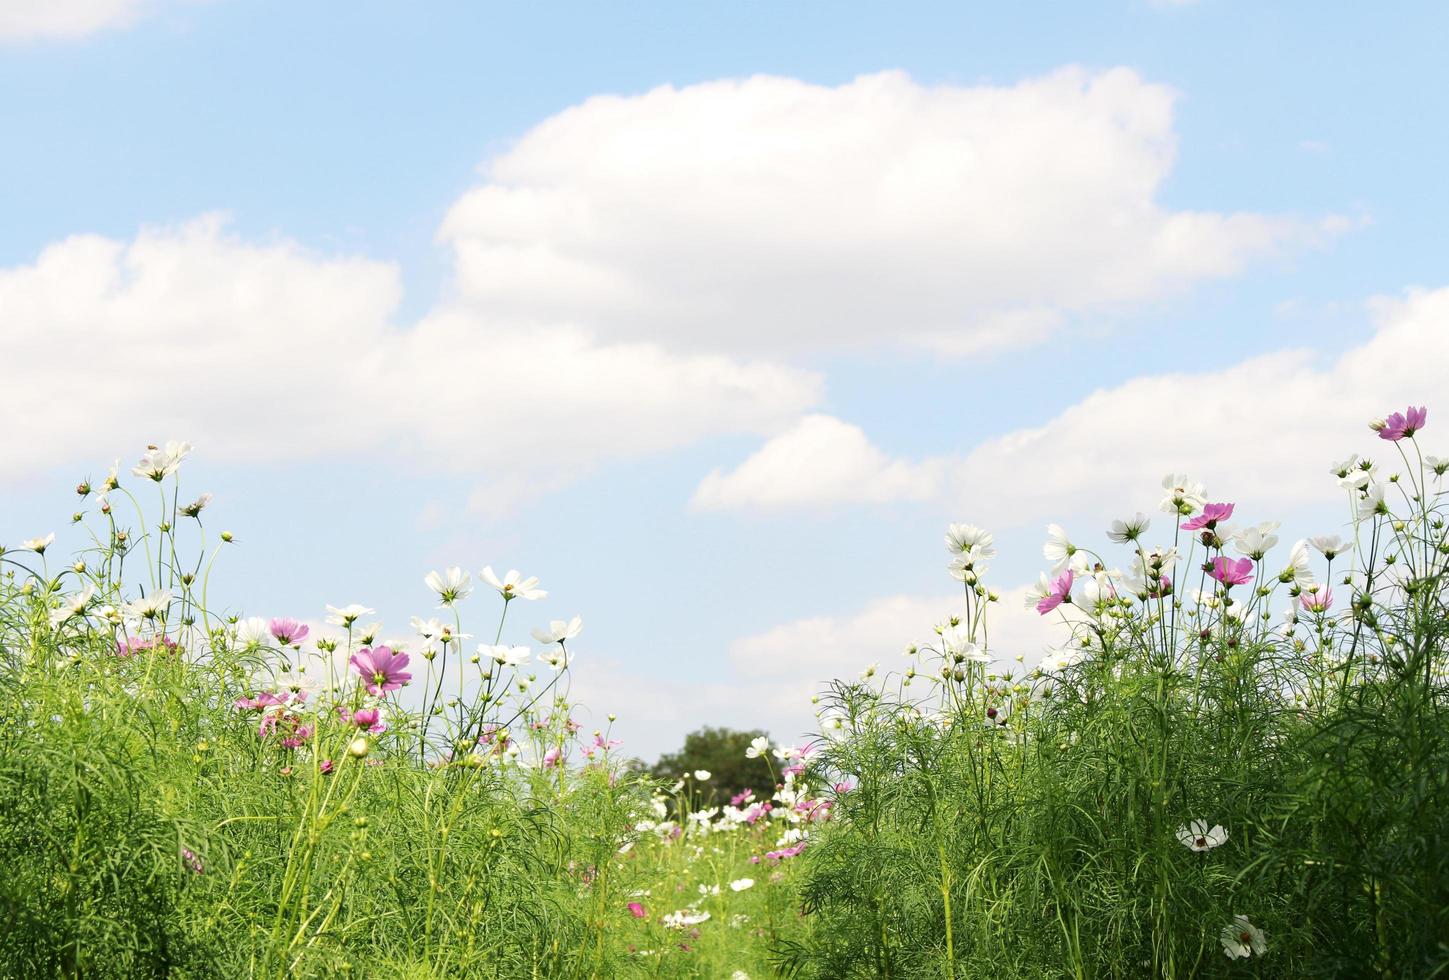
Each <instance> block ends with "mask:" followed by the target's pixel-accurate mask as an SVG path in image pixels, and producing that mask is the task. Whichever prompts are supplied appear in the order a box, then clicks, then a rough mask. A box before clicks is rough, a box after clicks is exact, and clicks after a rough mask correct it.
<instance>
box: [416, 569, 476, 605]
mask: <svg viewBox="0 0 1449 980" xmlns="http://www.w3.org/2000/svg"><path fill="white" fill-rule="evenodd" d="M472 583H473V580H472V578H470V577H469V575H468V573H467V572H465V571H463V570H462V569H461V568H450V569H448V570H447V571H446V572H441V573H440V572H429V573H428V576H427V578H425V579H423V584H424V585H426V586H427V587H428V588H430V589H432V590H433V591H434V592H436V593H437V594H438V598H439V599H441V600H442V601H443V606H444V607H446V606H451V605H452V604H453V603H455V602H459V601H461V600H463V599H466V598H468V596H470V595H472V594H473V584H472ZM440 608H441V607H440Z"/></svg>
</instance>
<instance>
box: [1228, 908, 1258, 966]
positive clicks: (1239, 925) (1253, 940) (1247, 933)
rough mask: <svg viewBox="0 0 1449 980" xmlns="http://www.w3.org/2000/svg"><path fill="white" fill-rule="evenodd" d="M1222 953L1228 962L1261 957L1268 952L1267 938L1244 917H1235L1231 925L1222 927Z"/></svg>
mask: <svg viewBox="0 0 1449 980" xmlns="http://www.w3.org/2000/svg"><path fill="white" fill-rule="evenodd" d="M1221 939H1222V944H1223V952H1224V953H1226V954H1228V959H1230V960H1240V959H1246V958H1247V957H1249V956H1253V955H1257V956H1262V955H1263V954H1264V953H1266V952H1268V937H1267V936H1266V935H1264V934H1263V930H1262V929H1259V928H1258V927H1257V926H1255V925H1253V924H1252V923H1251V922H1249V921H1248V917H1247V916H1246V915H1235V916H1233V921H1232V924H1231V925H1226V926H1223V931H1222V935H1221Z"/></svg>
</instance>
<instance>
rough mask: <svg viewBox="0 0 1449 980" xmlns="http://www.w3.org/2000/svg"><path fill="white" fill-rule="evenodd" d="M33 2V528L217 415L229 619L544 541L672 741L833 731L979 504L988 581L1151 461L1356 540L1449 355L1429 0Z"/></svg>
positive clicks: (4, 96) (45, 527)
mask: <svg viewBox="0 0 1449 980" xmlns="http://www.w3.org/2000/svg"><path fill="white" fill-rule="evenodd" d="M48 6H49V8H51V10H52V13H51V14H47V15H45V16H39V15H36V14H35V12H34V10H27V9H26V8H29V7H31V5H29V4H22V3H18V2H5V0H0V133H4V147H5V150H6V152H4V153H3V154H0V383H3V385H4V387H5V389H6V390H7V391H8V392H10V393H11V398H10V399H8V400H7V401H8V405H9V408H8V411H9V413H10V414H11V416H12V418H13V419H14V420H15V421H14V422H13V423H12V424H11V425H9V426H6V428H7V429H8V430H9V433H8V434H7V435H6V436H4V437H3V438H0V452H3V453H5V454H6V456H7V459H8V462H9V464H10V465H8V466H7V467H5V470H4V475H3V476H0V541H4V542H6V543H9V544H12V545H13V544H14V543H15V542H16V541H18V540H19V539H21V538H25V537H29V536H31V535H33V534H36V533H45V532H46V531H49V530H52V529H54V530H57V531H60V532H61V535H62V541H63V542H64V541H65V537H64V534H65V532H64V524H65V523H66V519H67V518H68V515H69V513H70V511H71V509H73V504H72V502H71V500H70V499H68V498H67V494H68V492H69V491H68V488H69V487H70V486H71V485H73V484H74V482H75V481H76V479H78V478H79V477H80V476H83V475H86V474H91V475H92V476H99V475H102V474H103V473H104V470H105V468H106V466H107V465H108V464H109V462H110V461H111V460H112V459H114V458H116V457H121V458H122V459H123V460H124V461H125V462H126V463H127V465H129V464H130V463H131V462H134V460H133V459H132V457H134V456H137V455H138V453H139V450H140V449H141V448H143V447H144V445H145V443H146V442H154V441H158V440H165V439H170V438H184V439H191V440H192V441H194V442H196V443H197V444H198V452H197V454H196V456H195V457H194V459H193V460H192V461H190V462H189V463H188V466H187V469H186V473H185V481H186V486H187V487H188V488H192V489H196V490H203V489H205V490H211V491H214V492H215V493H216V494H217V499H216V503H215V504H214V505H213V510H212V511H210V512H209V513H211V514H213V515H214V516H213V517H212V519H211V522H212V525H213V526H216V527H221V526H225V527H227V528H230V529H232V530H233V531H234V532H235V533H236V534H237V537H238V539H239V542H240V544H239V545H238V547H237V548H235V549H233V550H232V551H231V552H230V553H229V554H228V555H227V556H226V559H225V564H224V565H223V569H222V571H221V572H220V573H219V577H218V580H217V584H216V585H215V586H214V589H215V590H220V591H223V592H224V594H225V595H226V596H227V597H228V599H227V601H228V603H229V604H230V605H231V606H233V607H234V608H236V609H239V610H245V611H246V612H248V613H257V614H267V615H271V614H287V615H295V616H305V617H314V618H320V616H321V613H322V607H323V604H324V603H328V602H331V603H346V602H354V601H357V602H363V603H365V604H368V605H371V606H374V607H376V608H377V609H378V610H379V613H380V616H381V618H382V619H383V621H384V622H385V623H386V624H387V626H388V627H389V632H395V633H397V634H399V635H401V634H404V633H406V631H407V630H406V623H407V619H408V617H409V616H410V615H415V614H424V615H425V614H428V613H427V611H428V609H429V608H430V607H431V602H430V597H429V594H428V593H427V592H426V590H425V589H424V588H423V586H422V581H421V580H422V576H423V575H424V574H425V573H426V572H427V571H429V570H431V569H433V568H439V567H443V566H445V565H453V564H459V565H462V566H463V567H464V568H466V569H469V570H470V571H472V572H473V573H475V576H476V573H477V571H478V569H479V568H481V567H482V565H484V564H492V565H493V566H494V567H495V568H498V569H499V570H500V571H502V570H503V569H504V568H506V567H518V568H520V569H522V570H524V571H525V572H526V573H528V574H536V575H538V576H540V577H541V578H542V579H543V584H544V586H545V587H546V588H548V589H549V590H550V591H551V593H552V594H551V596H550V598H549V599H548V600H547V601H546V602H544V603H540V604H538V606H537V608H536V609H535V608H530V609H529V610H528V612H529V613H532V614H533V616H532V620H534V621H542V620H543V619H545V618H547V617H549V616H561V615H566V614H572V613H574V612H578V613H581V614H582V615H583V617H584V620H585V624H586V626H585V632H584V634H583V636H582V637H581V638H580V640H579V659H578V661H577V663H576V670H577V680H576V685H575V686H576V690H578V691H579V692H580V693H581V694H582V695H583V696H584V697H585V698H586V699H587V701H588V703H589V706H590V708H591V709H592V710H593V712H594V713H595V714H596V715H602V714H603V713H604V712H607V711H609V710H615V711H617V712H618V713H619V714H620V715H621V718H622V720H621V725H622V730H623V733H624V735H625V737H626V739H628V740H629V743H628V745H629V748H630V749H632V750H634V751H637V752H639V753H640V754H642V755H646V756H652V755H653V754H655V753H657V752H658V751H660V750H663V749H667V748H670V747H671V746H672V745H673V744H674V743H676V742H677V741H678V740H679V738H680V737H681V736H682V735H683V733H684V732H685V731H686V730H688V729H689V728H691V727H693V726H695V725H697V724H700V723H705V722H714V723H721V724H738V725H746V724H763V725H768V726H769V727H771V728H772V729H773V730H774V731H775V732H776V733H777V734H780V735H782V736H787V735H790V734H793V732H792V731H791V730H790V729H791V728H794V729H796V730H801V729H808V728H809V727H810V725H811V718H810V714H809V706H808V704H805V703H804V701H803V698H802V697H801V693H802V692H803V691H805V690H808V689H809V688H810V686H811V685H812V684H816V683H818V682H819V681H821V680H823V679H824V678H825V677H827V676H830V675H832V674H835V673H840V674H853V673H854V672H855V671H856V670H858V669H859V668H860V667H862V666H863V665H864V664H865V663H866V662H868V661H870V660H881V661H883V662H886V663H889V660H890V658H891V657H893V656H895V655H896V651H897V650H898V648H899V647H900V646H902V645H904V644H905V643H906V642H908V641H910V640H913V639H918V638H919V637H920V635H921V634H922V633H923V632H925V631H928V630H929V627H930V622H931V618H932V617H933V616H934V615H936V614H935V613H934V612H932V610H935V609H936V608H938V607H939V608H940V609H941V610H942V611H943V612H944V611H948V610H949V597H950V595H951V589H952V587H953V583H951V582H950V580H949V579H948V578H947V577H946V575H945V573H944V551H943V550H942V549H941V546H940V536H941V532H942V529H943V526H944V524H945V523H947V522H948V521H952V520H975V521H979V522H982V523H988V524H991V525H992V526H994V527H997V528H998V530H999V533H998V539H999V543H1000V546H1001V550H1002V552H1003V555H1002V557H1001V559H1000V560H999V561H998V562H997V565H996V567H995V568H994V569H993V579H994V580H995V582H996V583H997V584H998V587H999V588H1001V589H1002V591H1004V592H1005V591H1009V590H1012V589H1015V588H1018V587H1019V586H1021V585H1024V584H1025V583H1026V582H1027V581H1029V580H1030V579H1031V578H1034V576H1035V573H1036V570H1037V568H1038V566H1039V565H1040V560H1039V557H1040V556H1039V550H1038V549H1039V545H1040V538H1041V528H1042V526H1043V525H1044V524H1045V523H1046V522H1047V521H1050V520H1062V521H1064V522H1067V523H1068V527H1069V528H1072V529H1074V530H1075V529H1076V528H1079V527H1080V528H1081V529H1082V531H1081V533H1082V536H1083V537H1090V536H1093V535H1095V536H1097V537H1096V539H1097V540H1098V541H1100V528H1102V527H1105V525H1106V523H1107V522H1108V521H1109V520H1110V519H1111V518H1113V517H1116V516H1121V515H1122V514H1123V513H1128V512H1130V511H1132V510H1137V509H1141V510H1152V509H1153V508H1154V507H1155V505H1156V496H1157V494H1156V485H1157V479H1158V478H1159V477H1160V476H1161V474H1162V473H1164V472H1166V471H1167V470H1168V469H1179V470H1187V471H1189V472H1192V473H1195V474H1198V475H1200V476H1201V477H1202V478H1203V479H1205V480H1207V481H1208V482H1209V487H1210V489H1211V490H1213V491H1214V493H1215V495H1218V496H1221V497H1224V498H1226V499H1238V500H1239V506H1240V508H1241V507H1244V506H1245V504H1248V502H1250V501H1257V504H1256V505H1254V506H1252V507H1251V510H1252V515H1253V516H1252V517H1251V519H1252V520H1259V519H1270V518H1271V519H1282V520H1283V521H1284V522H1285V529H1284V533H1285V534H1286V533H1288V531H1289V530H1290V529H1291V530H1293V532H1294V533H1295V534H1296V533H1308V532H1310V531H1312V532H1314V533H1318V532H1322V531H1324V530H1331V529H1333V526H1335V525H1336V522H1337V521H1338V520H1339V517H1338V514H1339V510H1338V507H1339V506H1340V504H1341V502H1340V501H1339V500H1338V498H1337V497H1336V496H1334V494H1335V493H1336V491H1335V490H1334V488H1333V487H1332V482H1331V480H1328V479H1327V478H1326V475H1325V474H1324V470H1325V468H1326V466H1327V463H1328V461H1329V460H1330V459H1332V458H1337V457H1339V456H1342V455H1345V454H1346V453H1347V452H1348V451H1351V450H1367V449H1371V448H1372V444H1371V439H1370V436H1371V434H1369V433H1368V432H1367V430H1366V429H1363V428H1362V421H1363V419H1364V418H1367V417H1368V415H1369V414H1375V413H1382V412H1387V411H1389V410H1390V409H1392V408H1394V407H1401V406H1399V403H1401V402H1407V401H1411V400H1413V401H1415V403H1417V402H1419V401H1432V396H1433V395H1434V394H1435V393H1437V392H1438V391H1440V390H1443V377H1444V368H1445V367H1446V366H1449V319H1446V306H1449V300H1446V299H1445V295H1444V294H1443V293H1442V292H1436V290H1440V289H1441V288H1442V287H1445V286H1449V281H1446V280H1449V275H1446V272H1445V269H1444V257H1445V252H1444V248H1443V245H1442V243H1443V238H1444V236H1443V232H1442V229H1443V226H1444V219H1445V216H1446V213H1449V191H1446V184H1445V181H1444V180H1443V174H1444V172H1445V164H1446V162H1449V160H1446V158H1449V136H1446V134H1445V132H1444V129H1443V127H1442V126H1440V125H1438V124H1437V123H1438V119H1439V116H1440V115H1441V113H1439V112H1438V111H1437V100H1438V98H1439V96H1438V93H1441V92H1443V91H1445V90H1446V89H1449V84H1446V83H1449V68H1446V67H1445V64H1444V61H1443V58H1442V56H1441V55H1442V52H1441V50H1440V49H1441V47H1442V45H1441V44H1440V39H1442V38H1443V37H1444V36H1446V32H1449V13H1446V12H1445V10H1444V8H1443V7H1442V6H1440V5H1436V4H1401V5H1394V6H1393V7H1392V8H1381V9H1375V8H1373V7H1371V6H1365V5H1357V6H1355V5H1336V6H1334V7H1333V8H1332V9H1325V8H1324V7H1323V6H1322V5H1319V4H1313V5H1310V4H1229V3H1223V2H1216V0H1200V2H1197V3H1186V4H1149V3H1143V2H1136V3H1134V2H1123V3H1101V4H1092V5H1087V4H1072V5H1046V4H1039V5H1034V4H1010V5H1008V4H997V5H974V4H973V5H964V4H921V3H901V4H892V5H889V6H888V7H887V6H883V5H867V4H830V5H826V4H820V3H793V4H763V3H744V4H740V3H736V4H662V3H650V4H646V3H639V4H630V5H628V6H627V8H625V7H624V6H623V5H601V4H552V5H501V4H500V5H492V4H490V5H483V4H468V3H433V4H428V5H426V6H425V7H423V6H419V5H413V6H412V7H406V8H405V7H401V6H399V5H396V4H385V3H353V4H345V5H344V4H329V3H321V4H305V5H299V4H282V3H266V2H243V0H215V2H208V3H200V2H163V0H156V2H153V3H136V2H130V0H64V2H56V3H54V4H51V5H48ZM1071 66H1076V67H1075V68H1072V67H1071ZM1122 69H1126V72H1123V71H1121V70H1122ZM884 72H899V73H901V74H899V75H882V74H881V73H884ZM1063 72H1066V73H1067V74H1065V75H1064V74H1063ZM1072 72H1075V74H1072ZM755 76H768V77H766V78H763V79H757V80H756V82H755V83H753V84H750V83H745V82H743V81H742V80H745V79H750V78H753V77H755ZM861 78H865V79H867V81H866V82H863V83H862V82H857V81H856V80H857V79H861ZM1050 79H1055V81H1044V80H1050ZM731 80H734V83H732V82H731ZM661 86H669V88H667V89H663V90H661V88H660V87H661ZM650 93H654V94H650ZM600 96H614V97H617V98H614V99H612V100H611V99H600V98H598V97H600ZM840 147H847V148H849V149H848V151H847V152H844V153H842V152H840V150H839V148H840ZM973 168H975V169H973ZM786 177H788V179H784V178H786ZM217 213H224V215H225V218H224V219H222V218H213V219H209V220H210V222H211V223H209V224H208V223H206V221H207V220H208V219H204V218H203V216H206V215H215V214H217ZM1194 215H1204V216H1208V218H1206V219H1204V220H1201V221H1199V220H1197V219H1195V218H1191V216H1194ZM1231 216H1236V218H1234V217H1231ZM957 218H959V221H958V220H957ZM1219 219H1221V220H1219ZM198 222H202V223H201V224H198ZM983 228H989V229H991V231H990V232H989V233H986V232H983V231H981V229H983ZM73 236H99V237H92V238H84V239H76V238H74V237H73ZM106 243H109V244H106ZM47 249H50V250H51V251H50V252H49V253H46V250H47ZM107 249H111V250H112V251H107ZM43 253H46V254H50V255H51V256H52V258H53V259H54V264H53V268H52V267H51V266H46V265H45V263H44V262H42V254H43ZM1035 256H1040V259H1039V261H1038V260H1037V259H1035V258H1034V257H1035ZM42 267H44V268H46V269H50V271H49V272H48V273H46V274H41V271H38V270H41V269H42ZM1119 276H1120V277H1121V281H1120V282H1119V281H1118V278H1119ZM108 277H110V278H108ZM85 283H91V287H92V288H86V287H85V286H84V285H83V284H85ZM78 284H81V285H78ZM1416 289H1417V290H1421V292H1411V290H1416ZM1376 297H1378V298H1383V299H1378V300H1376V299H1375V298H1376ZM1395 303H1396V304H1397V305H1393V304H1395ZM450 338H452V339H451V340H450ZM1395 342H1399V343H1398V345H1397V346H1396V344H1395ZM1403 343H1411V344H1412V346H1413V350H1412V356H1409V354H1408V353H1407V352H1406V351H1405V350H1404V349H1403ZM500 344H501V345H502V347H500ZM500 350H503V351H506V353H499V351H500ZM1285 352H1296V353H1285ZM1395 356H1398V357H1401V358H1403V360H1402V362H1399V361H1394V360H1393V357H1395ZM1262 357H1269V358H1277V360H1271V361H1267V362H1255V361H1254V358H1262ZM1386 364H1392V365H1394V367H1393V368H1392V369H1391V370H1385V369H1384V366H1385V365H1386ZM1094 393H1095V394H1094ZM41 406H47V407H46V408H45V409H44V410H43V409H42V407H41ZM1147 416H1150V417H1151V418H1152V419H1154V420H1155V421H1154V422H1153V424H1150V425H1148V424H1145V423H1144V421H1143V420H1144V417H1147ZM807 417H808V418H810V419H815V420H816V421H815V422H814V423H810V424H807V423H804V422H802V421H801V420H802V419H806V418H807ZM1432 418H1433V416H1432V415H1431V419H1432ZM821 420H824V421H821ZM782 440H783V441H782ZM772 445H773V446H775V447H776V448H777V451H776V452H775V453H773V454H771V453H770V451H769V450H770V447H771V446H772ZM812 454H820V455H812ZM802 461H803V462H802ZM822 461H825V462H822ZM716 472H717V473H718V475H719V477H718V478H719V481H720V482H719V483H718V484H717V486H718V487H720V488H723V489H721V490H720V492H719V493H717V494H715V495H714V496H713V497H707V495H705V494H704V491H703V490H702V489H701V487H702V482H704V481H706V479H707V477H709V475H710V474H711V473H716ZM1127 488H1134V489H1131V490H1128V489H1127ZM1219 491H1221V492H1220V493H1219ZM692 501H693V502H694V503H693V504H692V503H691V502H692ZM1160 520H1161V523H1162V524H1163V526H1166V521H1165V516H1163V517H1162V518H1160ZM481 600H482V597H481V594H480V595H475V596H474V597H473V599H472V600H471V602H472V603H473V604H474V608H473V611H472V612H471V613H470V616H471V619H470V625H471V626H472V627H473V632H476V633H480V634H482V633H485V632H488V628H487V626H486V623H485V617H484V609H485V606H484V603H483V602H482V601H481ZM488 615H491V609H489V610H488ZM1014 615H1015V614H1014ZM1016 618H1017V619H1019V618H1020V617H1019V616H1016ZM533 624H534V623H533V621H526V622H520V623H518V624H517V625H518V626H519V627H520V628H522V627H526V626H527V625H533ZM898 634H899V635H898ZM490 635H491V633H490ZM524 635H525V634H524V633H523V632H522V630H521V629H520V633H519V634H518V638H519V639H522V638H523V636H524ZM897 635H898V640H897V639H896V638H895V637H897ZM1004 635H1005V636H1006V637H1007V639H1006V640H1005V641H1003V643H1004V645H1005V646H1006V647H1008V648H1010V647H1012V646H1013V643H1014V645H1015V648H1014V649H1003V650H1002V651H1000V655H1001V656H1002V657H1003V658H1004V659H1007V660H1009V659H1010V657H1011V656H1014V655H1015V654H1016V653H1022V654H1024V655H1027V656H1028V657H1034V656H1035V655H1037V654H1038V653H1039V650H1040V642H1039V638H1038V637H1037V636H1036V635H1035V634H1034V633H1033V632H1032V627H1031V624H1029V623H1023V624H1022V625H1021V626H1020V627H1019V632H1017V633H1012V632H1010V631H1009V630H1008V631H1006V632H1005V634H1004ZM797 705H798V707H796V706H797Z"/></svg>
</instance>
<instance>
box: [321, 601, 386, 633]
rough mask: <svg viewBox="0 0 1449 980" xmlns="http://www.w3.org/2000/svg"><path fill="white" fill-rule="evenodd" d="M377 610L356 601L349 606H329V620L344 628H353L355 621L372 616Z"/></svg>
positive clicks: (334, 624)
mask: <svg viewBox="0 0 1449 980" xmlns="http://www.w3.org/2000/svg"><path fill="white" fill-rule="evenodd" d="M375 612H377V610H376V609H368V608H367V607H366V606H360V605H358V604H357V603H355V602H354V603H352V604H351V605H349V606H341V607H338V606H328V607H327V613H328V616H327V622H329V623H331V624H332V625H333V626H341V627H342V628H343V629H351V628H352V624H353V623H355V622H357V621H358V620H359V619H361V618H362V617H363V616H371V615H372V614H373V613H375Z"/></svg>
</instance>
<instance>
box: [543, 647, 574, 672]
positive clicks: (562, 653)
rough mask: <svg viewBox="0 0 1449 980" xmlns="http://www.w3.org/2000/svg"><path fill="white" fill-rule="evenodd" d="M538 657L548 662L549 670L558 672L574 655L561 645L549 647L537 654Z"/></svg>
mask: <svg viewBox="0 0 1449 980" xmlns="http://www.w3.org/2000/svg"><path fill="white" fill-rule="evenodd" d="M538 659H539V660H541V661H542V662H544V663H546V664H548V669H549V670H551V671H553V672H554V673H558V672H559V671H561V670H563V669H564V668H565V667H567V666H568V665H569V664H570V663H571V662H572V661H573V659H574V655H573V654H572V653H569V652H568V651H566V650H564V648H563V647H549V648H548V649H547V650H545V651H544V652H543V653H540V654H539V655H538Z"/></svg>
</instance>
